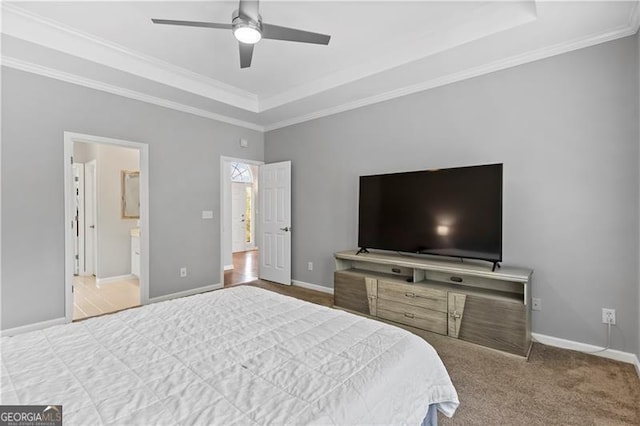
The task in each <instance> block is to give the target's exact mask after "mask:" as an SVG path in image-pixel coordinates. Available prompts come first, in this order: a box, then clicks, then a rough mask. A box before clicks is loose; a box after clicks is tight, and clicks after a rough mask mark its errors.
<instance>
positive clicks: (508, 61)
mask: <svg viewBox="0 0 640 426" xmlns="http://www.w3.org/2000/svg"><path fill="white" fill-rule="evenodd" d="M637 31H638V23H637V22H636V23H634V20H633V19H630V20H629V24H628V25H625V26H621V27H619V28H617V29H615V30H612V31H607V32H604V33H598V34H592V35H589V36H585V37H580V38H577V39H574V40H570V41H568V42H563V43H558V44H556V45H553V46H548V47H544V48H542V49H536V50H533V51H531V52H526V53H522V54H518V55H514V56H511V57H508V58H505V59H500V60H497V61H493V62H491V63H488V64H485V65H481V66H478V67H474V68H470V69H467V70H464V71H460V72H457V73H453V74H449V75H445V76H442V77H438V78H435V79H432V80H429V81H425V82H422V83H418V84H414V85H411V86H407V87H403V88H400V89H397V90H391V91H388V92H385V93H381V94H378V95H375V96H370V97H368V98H364V99H358V100H357V101H353V102H348V103H344V104H342V105H337V106H334V107H331V108H326V109H323V110H320V111H316V112H313V113H310V114H305V115H300V116H298V117H293V118H290V119H287V120H282V121H279V122H276V123H271V124H267V125H265V126H264V129H265V131H266V132H269V131H272V130H276V129H280V128H283V127H288V126H292V125H294V124H299V123H303V122H306V121H310V120H315V119H317V118H322V117H327V116H329V115H334V114H338V113H341V112H345V111H350V110H354V109H358V108H361V107H364V106H367V105H372V104H376V103H379V102H384V101H388V100H391V99H395V98H399V97H402V96H406V95H411V94H413V93H418V92H423V91H425V90H429V89H433V88H436V87H440V86H445V85H447V84H451V83H456V82H458V81H462V80H467V79H470V78H473V77H478V76H481V75H484V74H489V73H492V72H496V71H500V70H503V69H507V68H512V67H515V66H518V65H522V64H526V63H529V62H534V61H538V60H540V59H545V58H549V57H552V56H556V55H560V54H562V53H567V52H571V51H574V50H578V49H583V48H585V47H589V46H595V45H597V44H601V43H606V42H608V41H612V40H616V39H619V38H623V37H627V36H630V35H633V34H635V33H636V32H637Z"/></svg>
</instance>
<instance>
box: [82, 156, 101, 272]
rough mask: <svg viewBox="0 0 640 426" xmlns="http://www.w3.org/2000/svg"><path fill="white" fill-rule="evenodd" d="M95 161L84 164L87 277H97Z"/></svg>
mask: <svg viewBox="0 0 640 426" xmlns="http://www.w3.org/2000/svg"><path fill="white" fill-rule="evenodd" d="M96 168H97V163H96V160H91V161H89V162H87V163H86V164H85V167H84V169H85V170H84V172H85V173H84V174H85V185H84V193H85V200H84V204H85V222H84V223H85V230H84V235H85V273H86V274H87V275H96V276H97V275H98V262H97V259H98V244H97V236H98V234H97V229H96V226H97V225H96V224H97V223H98V209H97V201H96V200H97V195H96Z"/></svg>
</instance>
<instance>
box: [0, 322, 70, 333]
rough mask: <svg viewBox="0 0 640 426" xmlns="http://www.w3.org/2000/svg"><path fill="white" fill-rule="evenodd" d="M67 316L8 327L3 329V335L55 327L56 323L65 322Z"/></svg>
mask: <svg viewBox="0 0 640 426" xmlns="http://www.w3.org/2000/svg"><path fill="white" fill-rule="evenodd" d="M66 322H67V320H66V318H56V319H52V320H48V321H42V322H36V323H33V324H27V325H23V326H20V327H14V328H8V329H6V330H2V333H1V335H2V337H5V336H15V335H16V334H22V333H28V332H30V331H35V330H42V329H43V328H48V327H53V326H54V325H60V324H65V323H66Z"/></svg>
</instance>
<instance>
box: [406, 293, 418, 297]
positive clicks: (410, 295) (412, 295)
mask: <svg viewBox="0 0 640 426" xmlns="http://www.w3.org/2000/svg"><path fill="white" fill-rule="evenodd" d="M404 295H405V296H406V297H416V294H415V293H410V292H407V293H405V294H404Z"/></svg>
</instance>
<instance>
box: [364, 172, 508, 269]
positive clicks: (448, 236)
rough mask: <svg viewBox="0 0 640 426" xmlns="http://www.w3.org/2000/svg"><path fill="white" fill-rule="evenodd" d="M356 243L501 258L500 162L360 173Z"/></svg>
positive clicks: (370, 246)
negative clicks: (400, 171) (419, 169)
mask: <svg viewBox="0 0 640 426" xmlns="http://www.w3.org/2000/svg"><path fill="white" fill-rule="evenodd" d="M358 245H359V246H360V247H361V248H372V249H381V250H393V251H401V252H412V253H423V254H433V255H442V256H451V257H460V258H471V259H482V260H488V261H492V262H500V261H502V164H489V165H481V166H471V167H457V168H451V169H439V170H425V171H418V172H408V173H393V174H385V175H375V176H360V208H359V224H358Z"/></svg>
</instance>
